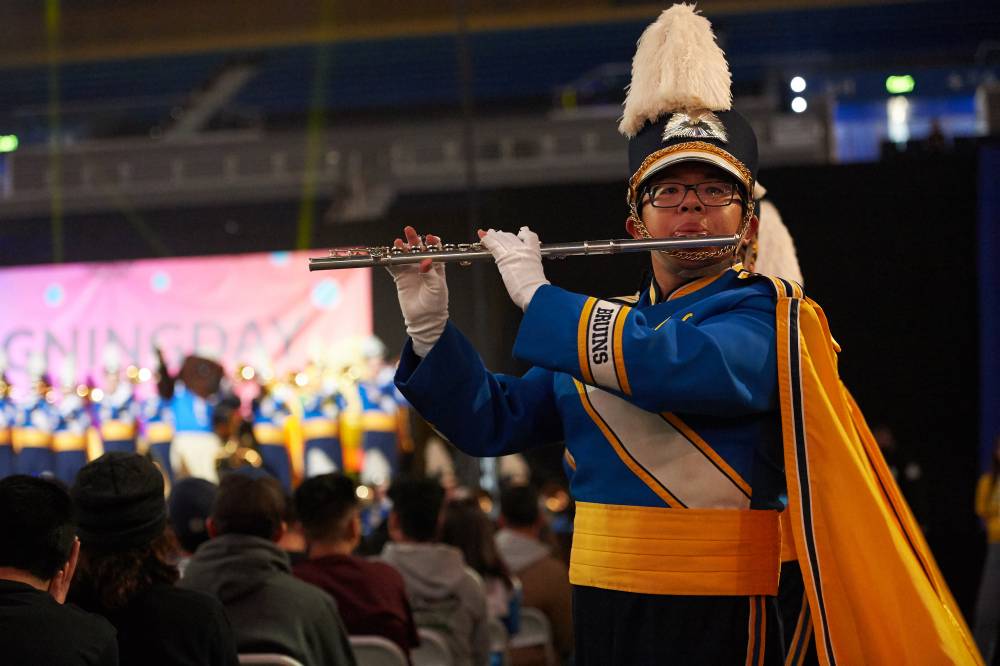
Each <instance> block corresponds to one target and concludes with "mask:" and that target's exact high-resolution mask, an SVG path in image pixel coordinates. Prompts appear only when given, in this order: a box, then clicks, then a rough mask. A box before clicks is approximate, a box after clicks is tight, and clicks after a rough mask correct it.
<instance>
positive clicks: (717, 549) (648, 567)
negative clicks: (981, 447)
mask: <svg viewBox="0 0 1000 666" xmlns="http://www.w3.org/2000/svg"><path fill="white" fill-rule="evenodd" d="M576 507H577V508H576V521H575V523H574V525H575V527H574V535H573V552H572V555H571V557H570V569H569V578H570V582H571V583H573V584H574V585H586V586H590V587H599V588H603V589H608V590H621V591H624V592H640V593H644V594H673V595H700V596H745V595H757V594H769V595H773V594H776V593H777V591H778V572H779V569H780V559H779V554H780V542H781V536H780V530H779V528H778V512H777V511H746V510H731V509H667V508H662V509H661V508H656V507H637V506H619V505H610V504H593V503H590V502H579V503H577V505H576Z"/></svg>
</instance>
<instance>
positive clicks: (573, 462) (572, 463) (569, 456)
mask: <svg viewBox="0 0 1000 666" xmlns="http://www.w3.org/2000/svg"><path fill="white" fill-rule="evenodd" d="M563 458H565V460H566V464H567V465H569V466H570V469H572V470H573V471H574V472H575V471H576V458H574V457H573V454H572V453H570V452H569V449H566V450H565V451H563Z"/></svg>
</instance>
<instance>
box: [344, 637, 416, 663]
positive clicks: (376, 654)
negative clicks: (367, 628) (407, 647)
mask: <svg viewBox="0 0 1000 666" xmlns="http://www.w3.org/2000/svg"><path fill="white" fill-rule="evenodd" d="M350 640H351V649H352V650H353V651H354V659H355V660H356V661H357V662H358V666H408V664H407V661H406V655H405V654H403V651H402V650H400V649H399V646H398V645H396V644H395V643H393V642H392V641H390V640H389V639H388V638H382V637H381V636H351V637H350Z"/></svg>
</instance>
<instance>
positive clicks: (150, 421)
mask: <svg viewBox="0 0 1000 666" xmlns="http://www.w3.org/2000/svg"><path fill="white" fill-rule="evenodd" d="M142 427H143V435H144V436H145V438H146V442H147V444H148V445H149V452H150V454H152V456H153V458H154V459H155V460H156V462H157V463H158V464H159V465H160V467H162V468H163V471H165V472H166V473H167V478H168V479H170V481H173V480H174V473H173V468H172V467H171V466H170V444H171V442H172V441H173V439H174V414H173V412H172V411H171V409H170V405H169V403H168V402H167V401H165V400H163V398H161V397H160V396H158V395H154V396H153V397H152V398H150V399H149V400H147V401H146V402H145V403H144V404H143V405H142Z"/></svg>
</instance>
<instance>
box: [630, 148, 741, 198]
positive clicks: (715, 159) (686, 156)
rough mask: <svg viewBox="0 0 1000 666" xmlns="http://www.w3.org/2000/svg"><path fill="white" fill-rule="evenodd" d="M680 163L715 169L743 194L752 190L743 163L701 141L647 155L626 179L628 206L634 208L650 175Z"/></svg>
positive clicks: (720, 149) (662, 149)
mask: <svg viewBox="0 0 1000 666" xmlns="http://www.w3.org/2000/svg"><path fill="white" fill-rule="evenodd" d="M682 162H701V163H703V164H710V165H712V166H715V167H718V168H720V169H722V170H723V171H725V172H726V173H729V174H732V175H733V176H735V177H736V180H737V182H739V183H740V184H741V185H742V186H743V191H744V192H750V191H751V190H752V189H753V182H754V180H753V174H751V173H750V169H748V168H747V167H746V165H745V164H743V162H741V161H739V160H738V159H736V158H735V157H733V156H732V155H731V154H730V153H728V152H727V151H725V150H723V149H722V148H719V147H718V146H716V145H713V144H711V143H707V142H704V141H689V142H684V143H678V144H675V145H673V146H668V147H666V148H661V149H660V150H658V151H656V152H654V153H652V154H650V155H649V156H648V157H646V159H645V160H643V162H642V166H640V167H639V169H638V170H637V171H636V172H635V173H634V174H632V177H631V178H630V179H629V192H628V194H629V203H630V204H633V205H634V204H635V202H636V196H637V195H638V192H639V186H640V185H641V184H642V183H644V182H646V181H647V180H649V178H650V177H651V176H653V175H654V174H656V173H658V172H660V171H663V170H664V169H666V168H667V167H669V166H673V165H674V164H679V163H682Z"/></svg>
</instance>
